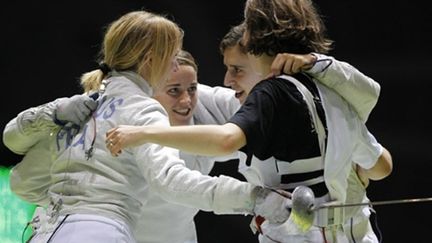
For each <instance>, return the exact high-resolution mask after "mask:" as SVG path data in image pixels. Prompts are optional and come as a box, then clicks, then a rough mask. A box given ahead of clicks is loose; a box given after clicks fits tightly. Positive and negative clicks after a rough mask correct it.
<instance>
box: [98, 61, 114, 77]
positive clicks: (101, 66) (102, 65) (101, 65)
mask: <svg viewBox="0 0 432 243" xmlns="http://www.w3.org/2000/svg"><path fill="white" fill-rule="evenodd" d="M99 69H100V70H101V71H102V73H103V74H104V75H107V74H108V73H109V72H111V70H112V69H111V68H110V67H109V66H108V64H106V63H105V62H100V63H99Z"/></svg>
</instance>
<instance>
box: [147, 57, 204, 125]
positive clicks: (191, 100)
mask: <svg viewBox="0 0 432 243" xmlns="http://www.w3.org/2000/svg"><path fill="white" fill-rule="evenodd" d="M177 62H178V64H179V67H178V69H177V70H174V71H173V72H172V73H171V76H170V78H169V79H168V80H167V81H166V82H165V83H163V84H161V85H160V86H158V87H156V89H155V91H154V92H155V93H154V95H153V97H154V98H155V99H157V100H158V101H159V102H160V103H161V104H162V106H163V107H164V108H165V110H166V111H167V112H168V115H169V120H170V123H171V125H172V126H179V125H191V123H192V115H193V111H194V109H195V106H196V104H197V100H198V95H197V86H198V81H197V73H198V67H197V65H196V63H195V59H194V58H193V56H192V55H191V54H190V53H189V52H187V51H184V50H182V51H180V52H179V53H178V54H177Z"/></svg>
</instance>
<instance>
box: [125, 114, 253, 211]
mask: <svg viewBox="0 0 432 243" xmlns="http://www.w3.org/2000/svg"><path fill="white" fill-rule="evenodd" d="M142 112H143V113H142V114H138V115H137V117H149V116H150V117H151V118H150V119H151V122H148V119H146V121H143V122H142V123H144V124H150V123H151V124H159V125H163V124H164V125H166V126H168V125H169V124H168V121H167V119H166V117H165V115H164V113H163V112H157V109H155V110H154V111H150V110H148V109H147V110H145V111H142ZM158 117H159V119H158ZM144 124H142V125H144ZM132 153H133V154H134V156H135V158H134V159H135V161H137V163H138V167H139V168H140V169H141V171H142V173H143V175H144V177H145V179H146V182H147V183H149V185H150V187H151V188H152V189H153V190H154V191H155V192H157V193H158V194H160V196H161V197H162V198H164V199H165V200H167V201H170V202H173V203H178V204H182V205H185V206H189V207H196V208H199V209H201V210H206V211H214V212H215V213H219V214H251V213H252V211H253V207H254V203H255V188H256V187H255V186H253V185H251V184H249V183H246V182H242V181H240V180H237V179H234V178H231V177H226V176H219V177H211V176H207V175H202V174H201V173H200V172H198V171H192V170H190V169H188V168H186V166H185V162H184V161H183V160H181V159H180V158H179V152H178V150H176V149H172V148H168V147H163V146H160V145H156V144H144V145H141V146H138V147H134V148H132Z"/></svg>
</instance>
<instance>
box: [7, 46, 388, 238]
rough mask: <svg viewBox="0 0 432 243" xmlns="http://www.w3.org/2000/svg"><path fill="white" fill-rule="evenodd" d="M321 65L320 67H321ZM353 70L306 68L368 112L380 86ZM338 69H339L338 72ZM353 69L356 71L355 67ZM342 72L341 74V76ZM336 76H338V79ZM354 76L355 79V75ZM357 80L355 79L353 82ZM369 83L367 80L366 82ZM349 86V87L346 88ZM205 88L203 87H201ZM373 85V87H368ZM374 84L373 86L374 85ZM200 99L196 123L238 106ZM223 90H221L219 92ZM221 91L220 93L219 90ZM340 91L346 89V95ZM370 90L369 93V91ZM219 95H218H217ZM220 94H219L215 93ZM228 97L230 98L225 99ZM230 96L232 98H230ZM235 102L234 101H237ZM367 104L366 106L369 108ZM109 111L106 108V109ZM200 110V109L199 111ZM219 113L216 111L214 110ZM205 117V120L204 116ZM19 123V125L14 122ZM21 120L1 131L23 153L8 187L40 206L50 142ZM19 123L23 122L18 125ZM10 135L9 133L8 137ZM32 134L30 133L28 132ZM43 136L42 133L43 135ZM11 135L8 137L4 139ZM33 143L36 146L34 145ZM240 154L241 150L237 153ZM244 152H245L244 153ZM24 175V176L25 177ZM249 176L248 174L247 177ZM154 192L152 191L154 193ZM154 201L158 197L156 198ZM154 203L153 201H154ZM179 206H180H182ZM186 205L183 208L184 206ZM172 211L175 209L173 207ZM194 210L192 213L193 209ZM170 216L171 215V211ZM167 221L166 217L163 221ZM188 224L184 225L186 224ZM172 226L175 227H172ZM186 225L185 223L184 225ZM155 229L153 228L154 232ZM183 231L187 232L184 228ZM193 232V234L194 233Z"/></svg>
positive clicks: (343, 65)
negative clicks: (27, 131)
mask: <svg viewBox="0 0 432 243" xmlns="http://www.w3.org/2000/svg"><path fill="white" fill-rule="evenodd" d="M317 56H318V57H320V56H319V55H317ZM322 58H326V56H323V57H322ZM321 68H322V66H321ZM352 70H353V69H352V68H351V66H350V65H349V64H347V63H343V62H337V61H336V60H334V59H333V64H332V65H330V66H329V67H328V68H327V69H325V70H324V69H320V66H319V65H315V67H314V68H312V69H311V70H309V71H308V73H309V74H311V75H312V76H314V77H315V78H317V79H320V81H322V82H323V83H324V84H326V85H328V86H329V87H332V86H334V87H332V88H335V89H336V91H339V92H342V96H344V97H348V98H349V97H351V95H353V92H354V90H355V92H354V95H357V96H358V94H364V95H365V96H364V97H361V99H365V98H367V97H370V98H371V99H375V101H370V102H366V103H364V102H363V101H362V100H361V99H354V100H352V101H350V100H349V99H347V100H348V102H351V103H353V104H352V105H353V106H354V107H357V106H359V107H360V108H356V111H357V112H360V113H361V112H362V111H365V112H364V113H367V111H369V112H370V110H371V109H372V108H373V105H374V104H375V103H376V100H377V96H378V93H379V86H377V84H376V83H374V81H373V80H371V79H369V78H364V77H362V76H361V75H360V74H358V75H354V76H350V75H349V73H350V72H351V71H352ZM339 71H340V72H339ZM354 71H355V70H354ZM341 73H342V76H341ZM338 77H339V78H338ZM354 77H355V78H354ZM344 78H345V79H346V78H348V79H349V80H348V81H349V82H347V83H343V80H344ZM334 79H337V80H339V81H338V82H337V83H336V84H337V85H334V84H335V83H332V82H331V81H332V80H334ZM356 80H357V81H356ZM361 82H366V83H365V84H362V83H361ZM368 82H370V83H369V84H368ZM350 85H353V88H349V86H350ZM345 86H348V87H345ZM203 87H204V88H203ZM339 87H345V88H339ZM370 87H372V88H370ZM374 87H375V88H374ZM198 88H199V96H198V97H199V101H198V104H197V112H196V113H197V114H198V115H196V116H195V117H194V120H195V122H196V124H213V122H211V121H212V119H215V121H217V124H218V123H219V122H221V123H223V122H224V121H222V120H219V118H218V117H219V116H216V118H214V117H215V115H214V114H215V113H214V110H215V109H216V110H220V111H216V112H224V111H226V110H227V107H228V110H229V111H230V112H235V111H236V110H237V109H238V106H239V104H238V101H237V100H236V99H234V102H232V97H233V95H231V94H228V93H229V92H231V93H232V94H233V91H231V90H230V91H228V93H227V95H226V98H227V100H228V102H229V103H230V104H231V102H232V104H234V105H233V106H231V105H227V104H224V103H218V104H219V105H212V103H211V102H210V103H208V104H206V102H208V101H211V100H209V99H206V98H205V97H204V95H202V94H205V92H206V90H208V91H209V92H208V94H209V95H210V97H211V95H215V96H217V97H221V98H223V97H225V94H224V92H225V91H223V90H224V89H223V88H221V89H219V88H215V89H209V87H205V86H204V85H199V86H198ZM134 90H136V87H134ZM221 90H222V91H221ZM147 91H148V95H151V92H150V90H148V89H147ZM219 91H221V92H219ZM343 92H347V93H346V94H345V95H344V93H343ZM368 92H369V93H368ZM219 94H220V95H219ZM200 95H202V96H203V97H204V98H203V97H200ZM218 95H219V96H218ZM228 97H231V98H228ZM215 99H216V100H220V99H219V98H215ZM229 99H231V100H229ZM236 102H237V104H236ZM355 102H359V103H355ZM365 104H366V108H362V106H364V105H365ZM368 107H369V108H368ZM108 110H109V109H108ZM200 110H202V111H200ZM208 113H209V114H210V116H209V115H204V116H200V115H199V114H208ZM216 114H219V113H216ZM368 115H369V114H368V113H367V114H365V115H361V117H366V118H367V116H368ZM203 118H204V119H203ZM206 118H210V122H209V121H208V119H206ZM16 123H18V124H16ZM19 123H20V121H18V122H17V121H16V119H14V120H13V121H11V122H10V124H8V125H7V126H6V128H5V131H4V134H3V140H4V144H5V145H6V146H8V148H10V149H11V150H12V151H14V152H16V153H19V154H26V153H27V154H26V155H25V157H24V159H23V160H22V161H21V162H20V163H19V164H18V165H17V166H15V167H14V168H13V170H12V173H11V176H10V178H11V187H12V190H13V191H14V192H15V193H17V194H18V195H19V196H20V197H21V198H22V199H24V200H27V201H29V202H33V203H37V204H40V205H46V204H47V202H48V200H47V197H46V192H47V189H48V186H49V185H50V182H48V180H49V178H50V174H49V170H48V168H50V166H51V160H52V158H51V153H50V149H47V148H48V147H49V144H50V143H51V142H49V141H48V140H41V141H43V142H40V143H38V141H39V139H40V138H41V137H40V134H33V137H32V136H28V135H29V134H24V135H23V134H22V131H20V129H19V128H18V126H19V125H20V124H19ZM21 125H22V124H21ZM33 131H34V129H33ZM39 131H48V129H39ZM10 135H11V136H10ZM30 135H31V134H30ZM44 136H46V134H45V135H43V136H42V137H44ZM7 138H10V139H7ZM33 145H35V146H33ZM240 154H242V153H240ZM243 155H244V154H243ZM219 160H220V161H223V160H225V159H224V158H221V159H218V161H219ZM192 164H194V165H191V166H198V167H195V168H196V169H198V168H199V170H201V171H202V172H205V171H209V170H210V169H211V167H212V166H213V165H211V166H208V167H207V164H206V163H204V162H203V163H192ZM200 165H204V166H202V167H200ZM244 166H245V165H244V164H241V163H240V164H239V170H240V171H245V169H244ZM253 168H254V167H251V169H253ZM29 175H33V177H31V178H30V177H29ZM251 175H256V174H255V173H251ZM24 178H27V179H24ZM249 178H250V177H249ZM261 179H262V178H260V177H257V178H256V180H255V179H254V180H250V181H251V182H254V183H255V184H258V185H259V184H262V183H261ZM143 190H145V191H146V192H147V193H150V192H151V191H150V190H149V189H148V188H147V187H144V188H143ZM153 194H155V193H153ZM156 202H157V200H156ZM155 205H156V204H155ZM181 207H182V206H181ZM183 208H185V207H183ZM173 211H175V210H173ZM192 211H193V212H192ZM195 211H196V209H191V214H190V215H192V214H195ZM169 214H171V213H170V212H167V213H166V215H169ZM172 215H173V214H172ZM155 217H158V215H156V216H155ZM152 222H153V223H154V222H155V221H153V220H152ZM166 222H168V220H167V221H166ZM171 222H173V223H174V224H175V222H176V221H175V220H171V221H170V223H171ZM181 225H182V224H176V225H175V227H179V226H181ZM185 225H187V224H185ZM172 228H174V227H172ZM185 228H186V226H185ZM168 231H169V228H167V232H168ZM191 231H194V230H192V229H191V230H189V231H188V232H191ZM153 232H154V231H153ZM184 232H186V231H184ZM187 234H188V233H185V235H187ZM194 235H195V234H194Z"/></svg>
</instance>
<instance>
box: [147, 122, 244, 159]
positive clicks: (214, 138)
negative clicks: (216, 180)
mask: <svg viewBox="0 0 432 243" xmlns="http://www.w3.org/2000/svg"><path fill="white" fill-rule="evenodd" d="M238 129H239V128H238V127H237V126H236V125H234V124H230V123H228V124H225V125H196V126H174V127H159V126H149V127H145V128H144V131H143V132H142V133H141V135H140V136H141V137H142V138H143V139H144V141H145V142H150V143H157V144H161V145H164V146H169V147H173V148H177V149H179V150H181V151H185V152H188V153H193V154H201V155H209V156H219V155H226V154H230V153H232V152H234V151H237V150H238V149H239V148H241V147H242V146H243V145H244V144H245V139H238V136H236V135H235V134H236V133H237V132H238V131H237V130H238Z"/></svg>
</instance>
